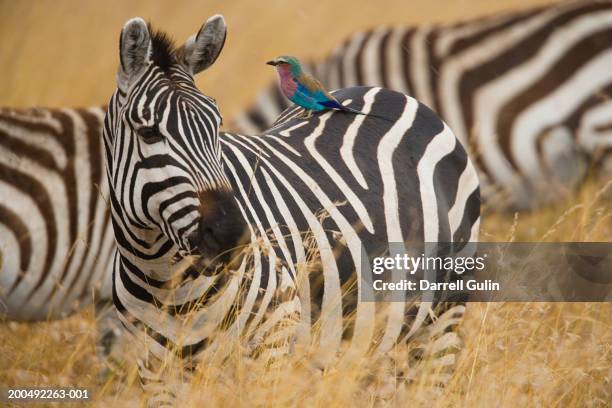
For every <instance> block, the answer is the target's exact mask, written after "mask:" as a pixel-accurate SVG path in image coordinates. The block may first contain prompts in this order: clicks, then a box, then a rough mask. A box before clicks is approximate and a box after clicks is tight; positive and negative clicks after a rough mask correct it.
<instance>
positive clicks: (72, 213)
mask: <svg viewBox="0 0 612 408" xmlns="http://www.w3.org/2000/svg"><path fill="white" fill-rule="evenodd" d="M105 111H106V109H105V108H102V107H91V108H86V109H9V108H3V109H0V197H1V199H0V259H2V261H0V316H2V317H4V318H8V319H12V320H20V321H39V320H47V319H60V318H63V317H66V316H68V315H70V314H72V313H74V312H75V311H77V310H80V309H81V308H82V307H83V306H86V305H88V304H91V302H92V300H93V299H101V300H103V299H107V300H109V299H110V297H111V280H110V278H111V274H110V272H111V271H112V254H113V251H114V247H115V243H114V235H113V232H112V226H111V224H110V212H109V209H108V205H107V201H106V200H107V198H106V197H108V186H107V178H106V176H105V167H104V162H103V160H102V149H103V146H102V137H101V130H102V122H103V120H104V115H105Z"/></svg>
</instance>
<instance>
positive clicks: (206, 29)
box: [183, 14, 227, 75]
mask: <svg viewBox="0 0 612 408" xmlns="http://www.w3.org/2000/svg"><path fill="white" fill-rule="evenodd" d="M226 36H227V26H226V25H225V19H224V18H223V16H222V15H221V14H216V15H214V16H212V17H211V18H209V19H208V20H207V21H206V23H204V25H203V26H202V28H200V31H198V33H197V34H195V35H192V36H191V37H189V39H188V40H187V42H186V43H185V45H184V50H183V62H184V64H185V66H186V68H187V69H188V70H190V71H191V73H192V74H193V75H195V74H197V73H199V72H202V71H204V70H205V69H207V68H208V67H210V66H211V65H212V64H213V63H214V62H215V61H216V60H217V58H218V57H219V54H221V50H222V49H223V45H224V44H225V37H226Z"/></svg>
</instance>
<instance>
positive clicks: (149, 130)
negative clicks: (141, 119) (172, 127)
mask: <svg viewBox="0 0 612 408" xmlns="http://www.w3.org/2000/svg"><path fill="white" fill-rule="evenodd" d="M136 133H138V136H140V137H141V138H142V141H143V142H145V143H147V144H153V143H157V142H161V141H162V140H164V137H163V136H162V134H161V133H160V132H159V129H158V128H157V126H153V127H141V128H139V129H137V130H136Z"/></svg>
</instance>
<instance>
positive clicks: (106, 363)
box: [95, 301, 124, 383]
mask: <svg viewBox="0 0 612 408" xmlns="http://www.w3.org/2000/svg"><path fill="white" fill-rule="evenodd" d="M95 307H96V336H97V338H96V354H97V356H98V359H99V361H100V362H101V363H102V365H103V366H102V369H101V370H100V372H99V373H98V380H99V381H100V382H101V383H103V382H105V381H106V380H107V378H108V377H109V376H110V375H111V374H113V373H117V372H121V371H122V370H121V368H122V367H123V366H124V358H123V356H122V355H121V350H120V348H121V347H120V342H121V337H122V336H121V335H122V332H123V330H122V329H121V322H120V321H119V319H118V317H117V310H116V309H115V306H114V305H113V303H112V302H111V301H107V302H98V303H96V305H95Z"/></svg>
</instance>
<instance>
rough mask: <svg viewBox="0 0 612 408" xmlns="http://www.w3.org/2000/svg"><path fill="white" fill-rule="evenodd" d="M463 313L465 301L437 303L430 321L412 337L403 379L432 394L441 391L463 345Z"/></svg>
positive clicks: (449, 376)
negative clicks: (423, 387)
mask: <svg viewBox="0 0 612 408" xmlns="http://www.w3.org/2000/svg"><path fill="white" fill-rule="evenodd" d="M464 313H465V304H463V303H460V304H457V303H441V304H438V307H437V308H436V311H432V315H431V317H430V319H431V322H430V323H429V324H427V325H426V326H424V327H423V329H422V330H421V331H420V332H419V333H418V334H417V335H416V336H415V337H413V338H411V339H409V346H410V350H409V353H408V358H407V361H406V363H407V368H406V369H405V370H400V371H399V372H398V373H399V374H400V376H401V380H402V382H405V383H407V384H411V383H418V384H419V386H425V387H427V388H428V389H430V390H431V391H432V393H433V394H439V393H440V392H441V390H442V388H444V387H445V386H446V384H447V383H448V382H449V380H450V378H451V376H452V374H453V371H454V368H455V364H456V362H457V356H458V354H459V352H460V351H461V348H462V341H461V338H460V337H459V333H458V327H459V325H460V324H461V321H462V320H463V315H464Z"/></svg>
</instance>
